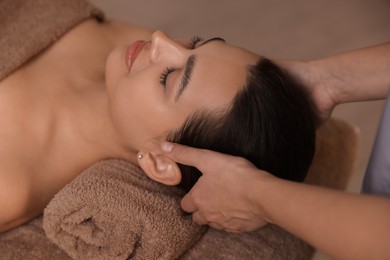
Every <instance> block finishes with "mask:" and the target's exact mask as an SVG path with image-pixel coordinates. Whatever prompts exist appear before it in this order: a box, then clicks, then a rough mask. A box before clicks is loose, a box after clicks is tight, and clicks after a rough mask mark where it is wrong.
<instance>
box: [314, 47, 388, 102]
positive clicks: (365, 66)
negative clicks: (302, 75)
mask: <svg viewBox="0 0 390 260" xmlns="http://www.w3.org/2000/svg"><path fill="white" fill-rule="evenodd" d="M309 63H311V65H312V66H313V67H315V68H316V69H317V71H318V73H317V74H315V75H319V76H320V77H321V80H320V81H321V82H323V84H324V86H325V87H326V88H327V89H328V91H329V92H330V93H331V96H332V97H333V99H334V101H335V102H336V103H337V104H340V103H345V102H353V101H364V100H375V99H383V98H385V97H386V93H387V92H388V90H389V87H390V43H386V44H381V45H377V46H372V47H368V48H363V49H359V50H355V51H350V52H345V53H341V54H338V55H334V56H330V57H327V58H323V59H319V60H314V61H310V62H309Z"/></svg>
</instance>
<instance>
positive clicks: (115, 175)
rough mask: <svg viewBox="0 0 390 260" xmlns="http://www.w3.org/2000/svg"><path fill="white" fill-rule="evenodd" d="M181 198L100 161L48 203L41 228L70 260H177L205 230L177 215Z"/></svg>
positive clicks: (130, 168) (127, 167) (115, 163)
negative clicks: (73, 259)
mask: <svg viewBox="0 0 390 260" xmlns="http://www.w3.org/2000/svg"><path fill="white" fill-rule="evenodd" d="M182 195H183V192H182V191H181V190H179V189H178V188H176V187H168V186H164V185H161V184H159V183H156V182H154V181H152V180H150V179H149V178H147V177H146V176H145V174H144V173H143V172H142V171H141V170H140V169H139V168H138V167H135V166H134V165H132V164H130V163H128V162H126V161H122V160H114V159H112V160H107V161H102V162H100V163H97V164H95V165H93V166H92V167H90V168H89V169H87V170H86V171H84V172H83V173H82V174H81V175H80V176H78V177H77V178H76V179H75V180H74V181H72V182H71V183H70V184H68V185H67V186H66V187H65V188H63V189H62V190H61V191H60V192H59V193H58V194H57V195H56V196H55V197H54V198H53V199H52V200H51V202H50V203H49V205H48V206H47V208H46V209H45V211H44V221H43V227H44V230H45V232H46V235H47V236H48V238H49V239H50V240H51V241H52V242H54V243H56V244H57V245H58V246H59V247H60V248H62V249H63V250H65V251H66V252H67V253H68V254H69V255H70V256H71V257H72V258H75V259H86V258H93V259H127V258H129V257H131V258H133V259H176V258H178V257H179V256H180V255H182V254H183V253H184V252H185V251H187V250H188V249H189V248H190V247H191V246H192V245H193V244H194V243H196V242H197V241H198V240H199V238H200V237H201V235H202V234H203V233H204V232H205V230H206V227H204V226H199V225H197V224H195V223H194V222H192V219H191V216H190V215H188V214H185V213H184V212H183V211H182V210H181V208H180V203H179V202H180V198H181V196H182Z"/></svg>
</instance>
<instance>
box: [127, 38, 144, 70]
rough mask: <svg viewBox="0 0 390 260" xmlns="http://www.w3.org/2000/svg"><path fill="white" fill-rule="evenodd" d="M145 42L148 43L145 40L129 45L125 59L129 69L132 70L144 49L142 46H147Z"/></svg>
mask: <svg viewBox="0 0 390 260" xmlns="http://www.w3.org/2000/svg"><path fill="white" fill-rule="evenodd" d="M145 43H146V42H145V41H136V42H134V43H132V44H130V45H129V46H128V47H127V50H126V55H125V61H126V66H127V69H128V71H130V70H131V67H132V66H133V64H134V61H135V59H136V58H137V56H138V54H139V53H140V52H141V51H142V48H143V47H144V46H145Z"/></svg>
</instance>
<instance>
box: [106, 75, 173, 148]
mask: <svg viewBox="0 0 390 260" xmlns="http://www.w3.org/2000/svg"><path fill="white" fill-rule="evenodd" d="M136 79H137V80H136ZM156 88H158V86H156V85H153V84H151V83H149V84H148V82H145V80H141V79H140V78H137V77H134V78H133V80H122V81H121V82H120V84H118V85H117V86H116V87H115V91H113V92H112V96H111V97H110V112H111V116H112V120H113V124H114V127H115V129H116V131H117V132H118V133H119V134H120V135H121V137H122V138H123V139H124V140H126V141H127V142H131V143H132V144H133V145H134V146H135V145H136V143H139V142H145V141H147V140H150V139H151V138H156V137H158V136H162V135H163V134H164V133H166V131H167V130H168V129H169V126H170V125H171V123H170V122H169V120H168V118H170V113H169V109H170V108H169V107H168V106H167V105H166V104H165V103H164V102H163V99H162V95H161V89H156Z"/></svg>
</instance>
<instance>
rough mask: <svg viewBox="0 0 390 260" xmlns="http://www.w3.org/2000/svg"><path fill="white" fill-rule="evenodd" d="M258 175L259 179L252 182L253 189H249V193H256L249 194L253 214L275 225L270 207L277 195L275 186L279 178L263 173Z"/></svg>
mask: <svg viewBox="0 0 390 260" xmlns="http://www.w3.org/2000/svg"><path fill="white" fill-rule="evenodd" d="M257 171H260V173H259V172H258V173H257V174H258V175H259V178H257V179H256V180H255V181H252V182H251V185H252V186H251V187H250V188H249V189H247V190H248V191H255V192H254V193H251V194H249V196H248V200H249V201H250V205H252V207H251V208H252V212H254V214H255V215H257V216H259V218H261V219H263V220H264V221H266V222H268V223H271V224H273V223H274V222H273V220H272V215H271V214H270V211H271V210H270V208H269V205H272V202H271V201H272V200H273V198H274V196H277V194H275V193H274V185H275V182H276V181H277V180H278V178H277V177H275V176H273V175H271V174H269V173H267V172H265V171H262V170H257Z"/></svg>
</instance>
